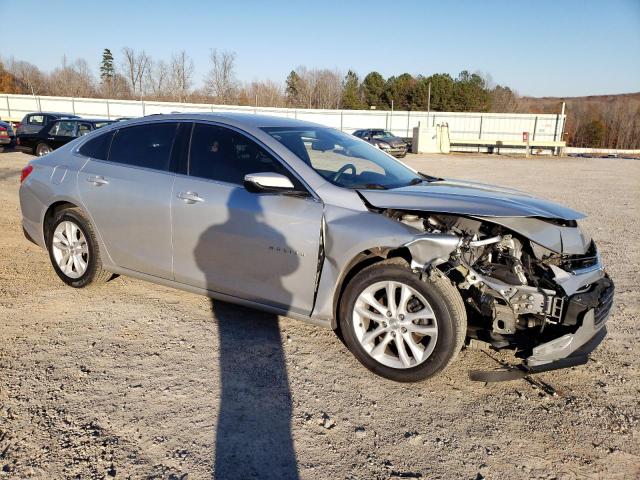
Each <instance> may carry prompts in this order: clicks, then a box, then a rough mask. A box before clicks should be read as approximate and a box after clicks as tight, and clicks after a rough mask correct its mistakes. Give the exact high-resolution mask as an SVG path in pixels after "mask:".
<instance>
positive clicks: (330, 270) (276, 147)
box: [20, 113, 614, 381]
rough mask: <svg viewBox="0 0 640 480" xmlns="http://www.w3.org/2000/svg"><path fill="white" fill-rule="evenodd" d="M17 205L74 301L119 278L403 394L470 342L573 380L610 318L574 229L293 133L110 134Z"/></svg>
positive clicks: (269, 124)
mask: <svg viewBox="0 0 640 480" xmlns="http://www.w3.org/2000/svg"><path fill="white" fill-rule="evenodd" d="M20 206H21V209H22V225H23V228H24V232H25V234H26V236H27V238H29V239H30V240H32V241H33V242H35V243H36V244H38V245H40V246H41V247H42V248H44V249H46V250H47V251H48V252H49V257H50V260H51V263H52V266H53V269H54V270H55V272H56V273H57V275H58V276H59V277H60V279H61V280H62V281H64V282H65V283H66V284H68V285H70V286H72V287H75V288H80V287H85V286H88V285H90V284H98V283H101V282H106V281H107V280H109V279H110V278H111V277H112V275H113V274H114V273H116V274H126V275H130V276H133V277H138V278H142V279H145V280H148V281H151V282H156V283H160V284H163V285H170V286H173V287H177V288H182V289H185V290H189V291H192V292H197V293H201V294H205V295H209V296H211V297H214V298H217V299H221V300H225V301H230V302H235V303H240V304H244V305H247V306H252V307H255V308H260V309H264V310H267V311H269V312H272V313H277V314H280V315H287V316H290V317H294V318H299V319H304V320H307V321H310V322H312V323H314V324H316V325H322V326H325V327H328V328H332V329H334V330H336V331H337V333H338V334H339V335H340V336H341V338H342V339H343V340H344V342H345V343H346V345H347V346H348V347H349V349H350V350H351V351H352V352H353V354H354V355H355V356H356V357H357V358H358V359H359V360H360V362H362V363H363V364H364V365H365V366H366V367H367V368H369V369H371V370H372V371H373V372H375V373H377V374H378V375H382V376H383V377H387V378H390V379H393V380H398V381H417V380H423V379H425V378H428V377H430V376H432V375H435V374H436V373H438V372H439V371H441V370H443V369H444V368H446V367H447V365H449V363H451V361H452V360H453V359H454V358H455V356H456V355H457V354H458V352H459V351H460V349H461V348H462V345H463V343H464V340H465V337H466V336H470V337H472V338H476V339H479V340H482V341H484V342H487V343H489V344H491V345H492V346H493V347H494V348H496V349H503V348H505V349H513V350H516V351H517V355H518V357H520V358H522V359H523V362H524V363H523V365H522V367H521V368H520V369H517V370H515V371H506V372H501V373H506V374H507V375H508V376H509V378H513V375H514V374H517V375H518V376H520V377H522V376H524V375H527V374H530V373H536V372H541V371H547V370H553V369H557V368H565V367H569V366H575V365H579V364H583V363H586V362H587V359H588V354H589V353H590V352H591V351H592V350H593V349H595V348H596V346H597V345H598V344H599V343H600V342H601V341H602V339H603V338H604V336H605V335H606V332H607V329H606V326H605V325H606V321H607V318H608V316H609V312H610V310H611V306H612V302H613V294H614V290H613V289H614V287H613V282H612V281H611V280H610V279H609V277H608V276H607V274H606V273H605V271H604V269H603V267H602V263H601V260H600V256H599V255H598V251H597V248H596V245H595V243H594V242H593V241H592V240H591V237H589V235H587V234H586V233H585V232H584V231H583V230H582V229H581V228H580V224H579V223H578V222H577V221H578V220H580V219H582V218H583V217H584V215H583V214H581V213H579V212H576V211H574V210H571V209H569V208H566V207H563V206H561V205H558V204H555V203H552V202H549V201H546V200H542V199H537V198H534V197H532V196H530V195H527V194H525V193H522V192H518V191H515V190H511V189H507V188H500V187H495V186H490V185H485V184H477V183H471V182H465V181H461V180H445V179H442V178H437V177H432V176H429V175H425V174H422V173H419V172H417V171H415V170H413V169H411V168H409V167H408V166H406V165H404V164H403V163H402V162H399V161H397V160H396V159H394V158H392V157H390V156H389V155H387V154H385V153H383V152H382V151H381V150H380V149H378V148H374V147H373V146H372V145H371V144H369V143H367V142H364V141H362V140H360V139H358V138H355V137H354V136H352V135H348V134H346V133H343V132H340V131H338V130H334V129H332V128H328V127H325V126H322V125H317V124H314V123H309V122H303V121H299V120H294V119H290V118H277V117H271V116H263V115H253V114H218V115H214V114H196V113H193V114H181V115H157V116H149V117H146V118H141V119H137V120H131V121H129V122H126V123H114V124H112V125H110V126H107V127H104V128H103V129H101V130H99V131H97V132H93V133H91V134H90V135H88V136H87V137H85V138H82V139H79V140H78V141H76V142H73V143H72V144H69V145H65V146H63V147H61V148H60V149H58V150H56V151H55V152H53V153H51V154H50V155H47V156H45V157H42V158H38V159H36V160H33V161H31V162H30V163H29V165H27V166H26V167H25V168H24V169H23V170H22V175H21V186H20ZM247 334H248V335H250V332H247ZM339 360H340V359H339V358H337V357H336V358H335V361H339ZM483 373H484V374H485V375H481V376H479V377H476V378H477V379H483V381H489V380H490V379H491V375H492V374H493V372H483ZM503 379H504V378H503Z"/></svg>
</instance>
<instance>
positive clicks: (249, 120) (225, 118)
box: [127, 112, 327, 128]
mask: <svg viewBox="0 0 640 480" xmlns="http://www.w3.org/2000/svg"><path fill="white" fill-rule="evenodd" d="M149 120H204V121H207V120H208V121H212V122H216V121H217V122H221V123H227V124H229V125H237V126H249V127H254V128H263V127H314V128H317V127H322V128H327V127H326V126H325V125H320V124H317V123H313V122H307V121H304V120H298V119H295V118H287V117H276V116H272V115H257V114H254V113H239V112H220V113H198V112H193V113H171V114H154V115H148V116H146V117H140V118H136V119H133V120H130V121H128V122H127V123H128V125H134V124H136V123H138V122H140V123H146V121H149Z"/></svg>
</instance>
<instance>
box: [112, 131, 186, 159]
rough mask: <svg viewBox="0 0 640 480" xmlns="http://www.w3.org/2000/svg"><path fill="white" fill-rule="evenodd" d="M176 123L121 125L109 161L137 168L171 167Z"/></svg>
mask: <svg viewBox="0 0 640 480" xmlns="http://www.w3.org/2000/svg"><path fill="white" fill-rule="evenodd" d="M177 125H178V124H177V123H146V124H144V125H136V126H133V127H127V128H121V129H120V130H118V132H117V133H116V134H115V136H114V137H113V141H112V142H111V150H110V152H109V160H110V161H112V162H118V163H124V164H126V165H131V166H135V167H145V168H153V169H156V170H169V156H170V154H171V146H172V145H173V139H174V137H175V135H176V128H177Z"/></svg>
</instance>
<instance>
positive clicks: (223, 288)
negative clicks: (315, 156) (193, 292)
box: [172, 123, 322, 314]
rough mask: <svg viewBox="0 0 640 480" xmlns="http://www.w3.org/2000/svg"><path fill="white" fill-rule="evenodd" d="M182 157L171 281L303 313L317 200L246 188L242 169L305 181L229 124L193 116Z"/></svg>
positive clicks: (309, 290)
mask: <svg viewBox="0 0 640 480" xmlns="http://www.w3.org/2000/svg"><path fill="white" fill-rule="evenodd" d="M188 164H189V165H188V173H189V174H188V175H177V176H176V182H175V185H174V189H173V196H172V220H173V251H174V272H175V279H176V281H179V282H182V283H186V284H189V285H193V286H196V287H200V288H206V289H208V290H212V291H216V292H221V293H225V294H228V295H232V296H235V297H239V298H243V299H247V300H251V301H255V302H258V303H263V304H268V305H272V306H277V307H281V308H284V309H287V310H290V311H293V312H296V313H302V314H309V313H310V312H311V308H312V305H313V297H314V291H315V281H316V275H317V273H318V250H319V244H320V231H321V223H322V204H321V203H320V202H319V201H317V200H315V199H314V198H313V197H311V196H302V197H301V196H291V195H284V194H266V193H251V192H249V191H247V190H246V189H245V188H244V186H243V179H244V175H245V174H248V173H259V172H277V173H282V174H285V175H287V176H288V177H289V178H290V179H291V180H292V181H293V182H294V184H296V183H297V184H298V185H299V186H300V188H301V189H302V188H304V187H302V186H301V184H300V182H299V181H298V180H297V179H296V178H295V176H294V175H292V174H291V173H290V172H289V171H288V170H287V169H286V168H285V167H284V166H283V164H282V163H280V161H279V160H277V159H276V158H275V157H274V156H273V155H272V154H271V153H269V152H268V151H267V150H266V149H265V148H263V147H262V146H260V145H259V144H258V143H257V142H255V141H254V140H252V139H250V138H248V137H247V136H246V135H244V134H243V133H241V132H238V131H235V130H232V129H230V128H227V127H223V126H218V125H212V124H199V123H196V124H195V126H194V129H193V134H192V138H191V150H190V156H189V162H188Z"/></svg>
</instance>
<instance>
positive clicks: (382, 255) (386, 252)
mask: <svg viewBox="0 0 640 480" xmlns="http://www.w3.org/2000/svg"><path fill="white" fill-rule="evenodd" d="M392 258H398V259H401V260H404V261H405V262H407V264H408V265H411V258H412V257H411V252H410V251H409V249H408V248H407V247H376V248H370V249H367V250H364V251H362V252H360V253H358V254H357V255H356V256H355V257H354V258H353V259H352V260H351V261H350V262H349V263H348V264H347V267H346V268H345V269H344V271H343V273H342V275H341V276H340V278H339V280H338V283H337V285H336V289H335V292H334V297H333V315H332V319H331V328H332V329H333V330H335V331H336V333H337V334H338V336H340V319H339V315H340V302H341V300H342V297H343V294H344V291H345V289H346V287H347V285H348V284H349V282H350V281H351V279H353V277H355V276H356V275H357V274H358V273H360V272H361V271H362V270H364V269H365V268H367V267H369V266H371V265H375V264H376V263H380V262H383V261H385V260H389V259H392Z"/></svg>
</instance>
